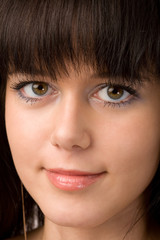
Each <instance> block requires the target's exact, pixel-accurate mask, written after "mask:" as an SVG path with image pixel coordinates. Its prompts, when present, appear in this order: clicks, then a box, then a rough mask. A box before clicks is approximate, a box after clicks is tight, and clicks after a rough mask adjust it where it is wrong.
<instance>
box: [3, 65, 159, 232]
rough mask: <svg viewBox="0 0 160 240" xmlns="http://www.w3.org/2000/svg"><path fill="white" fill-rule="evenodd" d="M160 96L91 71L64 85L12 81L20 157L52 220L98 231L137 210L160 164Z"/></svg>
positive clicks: (15, 147)
mask: <svg viewBox="0 0 160 240" xmlns="http://www.w3.org/2000/svg"><path fill="white" fill-rule="evenodd" d="M115 84H116V85H117V86H115ZM159 97H160V85H159V84H158V83H154V82H152V83H148V82H144V84H142V85H141V84H139V83H137V84H135V85H133V86H132V85H131V83H124V82H123V81H122V80H121V79H119V80H116V81H111V80H108V78H107V77H104V76H99V75H97V74H94V72H93V71H91V70H90V69H87V68H83V69H82V70H81V72H80V73H79V74H78V73H76V72H75V71H73V70H71V71H70V76H69V77H66V76H62V77H61V78H60V79H58V81H57V82H55V81H53V79H51V78H49V77H46V78H42V77H40V76H37V77H35V78H34V79H33V78H32V77H31V76H25V75H21V74H19V75H18V74H12V75H10V76H9V79H8V84H7V90H6V112H5V118H6V129H7V135H8V140H9V144H10V148H11V152H12V156H13V160H14V163H15V167H16V169H17V172H18V174H19V176H20V178H21V180H22V182H23V183H24V185H25V187H26V188H27V190H28V192H29V193H30V194H31V195H32V197H33V198H34V199H35V201H36V202H37V203H38V205H39V206H40V208H41V209H42V211H43V213H44V214H45V216H46V218H48V219H49V220H51V221H52V222H55V223H57V224H60V225H64V226H79V227H80V226H98V225H100V224H102V223H105V222H107V221H108V220H109V219H114V218H115V217H118V216H123V215H125V214H124V213H127V212H129V211H130V210H131V211H133V212H134V213H135V208H137V205H138V204H140V203H141V199H142V193H143V191H144V190H145V189H146V187H147V186H148V185H149V183H150V182H151V180H152V178H153V176H154V174H155V172H156V169H157V166H158V163H159V152H160V106H159Z"/></svg>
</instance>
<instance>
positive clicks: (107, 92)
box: [92, 86, 135, 105]
mask: <svg viewBox="0 0 160 240" xmlns="http://www.w3.org/2000/svg"><path fill="white" fill-rule="evenodd" d="M125 88H127V90H126V89H125ZM133 95H135V90H133V89H130V87H122V86H104V87H101V88H100V89H98V91H96V92H95V93H94V94H93V95H92V97H93V98H96V99H98V100H99V101H102V102H103V103H104V104H105V105H106V104H107V103H108V104H113V105H116V104H124V103H128V102H129V101H130V100H131V98H132V97H133Z"/></svg>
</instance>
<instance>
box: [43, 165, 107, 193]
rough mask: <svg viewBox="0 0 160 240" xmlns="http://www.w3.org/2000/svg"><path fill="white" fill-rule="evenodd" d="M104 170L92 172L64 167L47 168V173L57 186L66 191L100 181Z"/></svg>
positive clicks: (76, 189)
mask: <svg viewBox="0 0 160 240" xmlns="http://www.w3.org/2000/svg"><path fill="white" fill-rule="evenodd" d="M103 174H104V172H100V173H90V172H81V171H74V170H69V171H68V170H67V171H66V170H63V169H46V175H47V177H48V179H49V181H50V182H51V184H53V185H54V186H55V187H56V188H59V189H61V190H64V191H78V190H82V189H84V188H86V187H88V186H90V185H91V184H93V183H95V182H97V181H98V179H99V178H101V177H102V175H103Z"/></svg>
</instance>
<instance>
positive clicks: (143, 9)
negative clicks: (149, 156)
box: [0, 0, 160, 239]
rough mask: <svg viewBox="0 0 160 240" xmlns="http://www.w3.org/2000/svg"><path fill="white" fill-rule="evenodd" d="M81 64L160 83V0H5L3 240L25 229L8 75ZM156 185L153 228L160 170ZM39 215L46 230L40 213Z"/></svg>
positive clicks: (1, 46)
mask: <svg viewBox="0 0 160 240" xmlns="http://www.w3.org/2000/svg"><path fill="white" fill-rule="evenodd" d="M81 63H83V64H87V65H89V66H92V67H93V69H94V70H95V71H97V72H99V73H103V72H107V73H108V75H109V76H110V77H115V78H116V77H121V78H124V79H127V80H128V81H136V80H138V81H143V77H142V75H143V73H144V72H147V74H149V73H152V74H154V76H155V78H156V79H157V80H158V81H159V76H160V1H158V0H138V1H135V0H87V1H86V0H34V1H33V0H0V146H1V155H0V196H1V197H0V239H3V238H6V237H10V236H14V235H16V234H19V233H21V232H22V231H23V230H22V211H21V194H20V180H19V177H18V175H17V173H16V170H15V167H14V164H13V161H12V156H11V153H10V149H9V145H8V141H7V136H6V131H5V119H4V115H5V88H6V82H7V76H8V74H10V73H12V72H21V73H24V74H25V73H27V74H31V75H35V74H37V73H38V74H41V75H45V74H47V75H49V76H51V77H52V78H54V79H56V76H57V75H60V74H61V72H63V73H65V74H67V75H68V74H69V73H68V69H67V66H68V64H72V66H73V67H74V68H75V69H76V70H77V71H78V69H79V66H80V64H81ZM148 79H149V78H148ZM15 127H17V130H18V126H15ZM150 186H152V187H150ZM150 186H149V187H148V189H147V198H146V199H147V200H146V202H147V206H146V213H147V216H148V223H152V222H154V224H155V223H156V224H157V226H160V182H159V169H158V171H157V174H156V176H155V178H154V179H153V182H152V183H151V185H150ZM25 204H26V219H27V226H28V229H32V225H33V222H32V219H33V216H34V209H35V206H36V203H35V202H34V201H33V199H32V198H31V197H30V196H29V194H28V193H27V192H25ZM38 216H39V225H42V224H43V215H42V213H41V212H40V210H38ZM149 225H150V224H149ZM152 225H153V224H152Z"/></svg>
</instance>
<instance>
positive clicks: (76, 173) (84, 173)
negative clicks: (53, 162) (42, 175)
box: [46, 168, 105, 176]
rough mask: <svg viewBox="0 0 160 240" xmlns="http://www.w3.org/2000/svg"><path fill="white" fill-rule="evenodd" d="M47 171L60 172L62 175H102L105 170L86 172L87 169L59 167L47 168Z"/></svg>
mask: <svg viewBox="0 0 160 240" xmlns="http://www.w3.org/2000/svg"><path fill="white" fill-rule="evenodd" d="M46 171H48V172H50V173H59V174H61V175H68V176H92V175H100V174H102V173H105V171H103V172H96V173H93V172H86V171H79V170H66V169H59V168H54V169H46Z"/></svg>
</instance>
